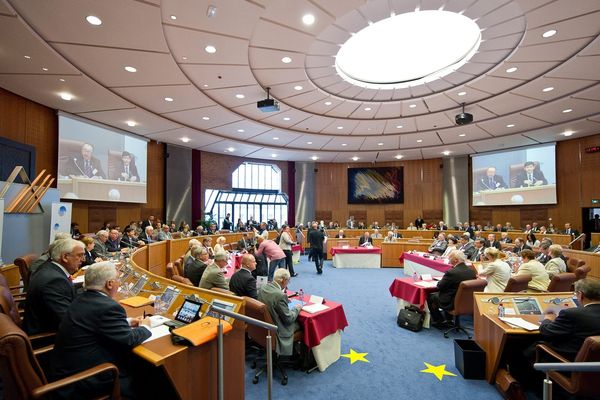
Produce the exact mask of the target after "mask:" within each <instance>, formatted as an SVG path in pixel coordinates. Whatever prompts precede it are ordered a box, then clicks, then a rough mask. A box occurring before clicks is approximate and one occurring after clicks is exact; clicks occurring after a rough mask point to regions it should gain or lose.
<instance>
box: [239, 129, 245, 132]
mask: <svg viewBox="0 0 600 400" xmlns="http://www.w3.org/2000/svg"><path fill="white" fill-rule="evenodd" d="M237 131H238V132H239V133H244V132H246V131H245V130H243V129H238V130H237Z"/></svg>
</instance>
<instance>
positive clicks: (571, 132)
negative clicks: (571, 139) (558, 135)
mask: <svg viewBox="0 0 600 400" xmlns="http://www.w3.org/2000/svg"><path fill="white" fill-rule="evenodd" d="M573 133H575V132H573V131H564V132H563V133H562V135H563V136H571V135H573Z"/></svg>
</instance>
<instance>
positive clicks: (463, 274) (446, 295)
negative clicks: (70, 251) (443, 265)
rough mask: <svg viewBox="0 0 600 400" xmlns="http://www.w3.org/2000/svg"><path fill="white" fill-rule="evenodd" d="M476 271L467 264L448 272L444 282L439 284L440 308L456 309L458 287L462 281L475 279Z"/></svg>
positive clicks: (441, 281)
mask: <svg viewBox="0 0 600 400" xmlns="http://www.w3.org/2000/svg"><path fill="white" fill-rule="evenodd" d="M475 277H476V275H475V271H473V270H472V269H471V268H469V267H467V266H466V264H464V263H460V264H456V265H455V266H454V268H451V269H449V270H448V271H446V273H445V274H444V276H443V277H442V280H440V281H439V282H438V284H437V287H438V289H439V290H440V292H439V299H440V307H441V308H443V309H444V310H448V311H449V310H453V309H454V297H455V296H456V292H457V291H458V286H459V285H460V283H461V282H462V281H468V280H470V279H475Z"/></svg>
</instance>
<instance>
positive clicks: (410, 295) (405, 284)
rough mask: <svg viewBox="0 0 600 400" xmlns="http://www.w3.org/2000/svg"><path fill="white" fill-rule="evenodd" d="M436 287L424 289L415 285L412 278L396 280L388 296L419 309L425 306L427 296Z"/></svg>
mask: <svg viewBox="0 0 600 400" xmlns="http://www.w3.org/2000/svg"><path fill="white" fill-rule="evenodd" d="M437 290H438V289H437V288H436V287H431V288H426V287H423V286H419V285H415V282H414V281H413V278H396V279H394V282H392V284H391V285H390V294H391V295H392V296H394V297H397V298H399V299H402V300H404V301H407V302H409V303H411V304H417V305H418V306H419V307H421V309H423V307H424V306H425V301H426V299H427V294H428V293H431V292H436V291H437Z"/></svg>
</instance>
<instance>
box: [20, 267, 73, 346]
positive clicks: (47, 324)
mask: <svg viewBox="0 0 600 400" xmlns="http://www.w3.org/2000/svg"><path fill="white" fill-rule="evenodd" d="M74 298H75V291H74V290H73V283H72V282H71V281H70V280H69V278H68V277H67V275H66V274H65V273H64V272H63V271H62V270H61V269H60V267H58V266H57V265H55V264H54V263H52V261H46V262H45V263H44V264H42V265H41V266H40V267H39V268H38V269H37V271H36V272H35V274H33V275H32V276H31V280H30V281H29V292H28V293H27V300H26V302H25V320H24V325H23V327H24V330H25V332H27V333H28V334H30V335H32V334H34V333H40V332H56V331H57V330H58V324H59V323H60V321H61V320H62V318H63V316H64V315H65V314H66V312H67V309H68V308H69V306H70V305H71V303H72V302H73V299H74Z"/></svg>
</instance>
